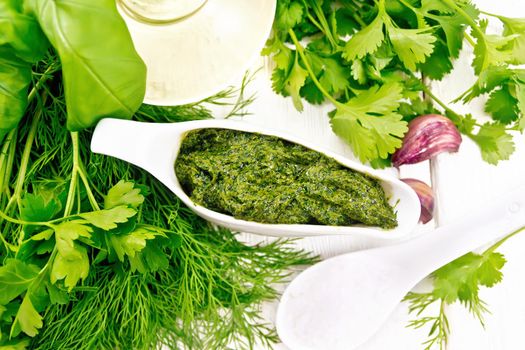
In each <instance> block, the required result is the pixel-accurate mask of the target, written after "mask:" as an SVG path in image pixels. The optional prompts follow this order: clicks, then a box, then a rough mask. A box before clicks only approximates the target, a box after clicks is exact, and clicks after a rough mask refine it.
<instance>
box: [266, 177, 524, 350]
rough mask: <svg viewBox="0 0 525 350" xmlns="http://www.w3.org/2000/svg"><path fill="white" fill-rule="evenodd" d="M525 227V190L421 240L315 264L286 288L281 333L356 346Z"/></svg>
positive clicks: (304, 342) (297, 340)
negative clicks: (443, 270) (430, 281)
mask: <svg viewBox="0 0 525 350" xmlns="http://www.w3.org/2000/svg"><path fill="white" fill-rule="evenodd" d="M523 226H525V186H522V187H520V188H517V189H516V190H515V191H514V192H512V193H510V194H508V195H507V196H505V197H504V198H501V199H500V200H498V201H495V202H492V203H487V205H486V206H485V208H484V209H483V210H481V211H478V212H473V213H472V214H471V215H470V216H468V217H467V218H464V219H462V220H461V221H460V222H457V223H455V224H453V225H449V226H444V227H442V228H439V229H437V230H435V231H433V232H431V233H427V234H425V235H423V236H420V237H418V238H416V239H413V240H410V241H406V242H403V243H400V244H396V245H391V246H387V247H381V248H376V249H370V250H362V251H359V252H355V253H348V254H344V255H340V256H337V257H335V258H331V259H328V260H325V261H323V262H321V263H319V264H316V265H314V266H312V267H310V268H309V269H307V270H305V271H304V272H302V273H301V274H300V275H299V276H298V277H297V278H295V279H294V280H293V281H292V283H291V284H290V285H289V286H288V288H287V289H286V290H285V292H284V294H283V296H282V298H281V302H280V305H279V309H278V311H277V320H276V324H277V331H278V333H279V336H280V338H281V340H282V341H283V342H284V343H285V344H286V345H288V346H289V347H290V348H291V349H292V350H326V349H330V350H343V349H344V350H352V349H355V348H356V347H357V346H359V345H361V344H362V343H364V342H365V341H366V340H368V339H369V338H370V337H371V336H372V335H373V334H374V333H375V332H376V331H377V330H378V329H379V328H380V327H381V325H382V324H383V323H384V322H385V320H386V319H387V318H388V316H389V315H390V314H391V312H392V311H393V310H394V308H395V307H396V306H397V305H398V304H399V302H400V301H401V300H402V298H403V297H404V296H405V295H406V293H407V292H409V291H410V289H412V288H413V287H414V285H416V284H417V283H418V282H419V281H421V280H422V279H423V278H425V277H426V276H428V275H429V274H430V273H432V272H433V271H435V270H436V269H438V268H440V267H441V266H443V265H445V264H446V263H448V262H450V261H452V260H454V259H456V258H458V257H460V256H462V255H463V254H465V253H467V252H470V251H472V250H474V249H476V248H478V247H480V246H482V245H484V244H486V243H489V242H490V241H492V240H494V239H497V238H499V237H502V236H505V235H507V234H509V233H510V232H513V231H516V230H518V229H519V228H521V227H523Z"/></svg>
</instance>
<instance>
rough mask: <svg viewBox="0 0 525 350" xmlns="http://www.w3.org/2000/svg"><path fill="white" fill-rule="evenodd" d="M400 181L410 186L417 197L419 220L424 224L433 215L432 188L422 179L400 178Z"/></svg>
mask: <svg viewBox="0 0 525 350" xmlns="http://www.w3.org/2000/svg"><path fill="white" fill-rule="evenodd" d="M401 181H403V182H404V183H406V184H407V185H408V186H410V187H411V188H412V189H413V190H414V191H415V192H416V194H417V196H418V197H419V202H420V203H421V215H420V216H419V221H420V222H422V223H423V224H426V223H427V222H429V221H430V220H432V218H433V216H434V192H433V191H432V188H431V187H430V186H429V185H427V184H426V183H424V182H423V181H420V180H416V179H401Z"/></svg>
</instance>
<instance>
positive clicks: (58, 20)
mask: <svg viewBox="0 0 525 350" xmlns="http://www.w3.org/2000/svg"><path fill="white" fill-rule="evenodd" d="M0 13H2V18H1V19H0V140H1V139H2V138H3V137H4V136H5V134H6V133H7V132H9V130H11V129H12V128H14V127H15V126H16V125H17V124H18V122H19V121H20V120H21V118H22V117H23V115H24V112H25V110H26V108H27V106H28V102H29V100H31V99H32V97H33V96H30V95H29V96H28V89H29V87H30V84H31V80H32V74H31V67H32V65H33V64H35V63H37V62H38V61H40V60H41V59H42V58H44V56H45V55H46V53H47V51H48V50H49V48H50V47H53V48H54V49H55V50H56V52H57V53H58V55H59V56H60V59H61V62H62V77H63V79H64V95H65V100H66V105H67V121H66V123H67V127H68V128H69V129H70V130H74V131H79V130H82V129H84V128H86V127H90V126H93V125H94V124H96V122H97V121H98V120H100V119H101V118H103V117H105V116H108V115H111V116H113V117H120V118H128V119H129V118H131V116H132V115H133V113H134V112H135V111H136V110H137V109H138V108H139V106H140V104H141V103H142V100H143V99H144V93H145V89H146V66H145V65H144V63H143V62H142V60H141V59H140V57H139V56H138V54H137V52H136V51H135V48H134V46H133V43H132V41H131V36H130V34H129V32H128V29H127V27H126V24H125V23H124V20H123V19H122V18H121V17H120V15H119V13H118V11H117V8H116V5H115V1H112V0H89V1H87V0H75V1H71V0H66V1H53V0H44V1H40V0H35V1H33V0H24V1H19V0H4V1H2V2H0ZM108 33H110V35H108Z"/></svg>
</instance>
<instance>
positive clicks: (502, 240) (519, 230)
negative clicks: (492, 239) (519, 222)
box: [486, 226, 525, 252]
mask: <svg viewBox="0 0 525 350" xmlns="http://www.w3.org/2000/svg"><path fill="white" fill-rule="evenodd" d="M523 230H525V226H523V227H521V228H519V229H517V230H516V231H514V232H512V233H510V234H509V235H507V236H505V237H504V238H502V239H501V240H499V241H498V242H496V243H494V244H493V245H492V246H491V247H490V248H488V249H487V250H486V252H494V251H496V249H498V248H499V247H500V246H501V245H502V244H503V243H505V242H506V241H507V240H509V238H512V237H514V236H516V235H517V234H518V233H520V232H522V231H523Z"/></svg>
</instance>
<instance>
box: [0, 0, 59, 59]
mask: <svg viewBox="0 0 525 350" xmlns="http://www.w3.org/2000/svg"><path fill="white" fill-rule="evenodd" d="M22 4H23V2H22V1H20V0H0V45H9V46H11V48H12V49H14V52H15V53H16V55H17V56H18V57H20V58H22V59H23V60H24V61H26V62H30V63H34V62H36V61H38V60H40V59H42V57H43V56H44V54H45V53H46V52H47V49H48V48H49V41H48V40H47V39H46V37H45V35H44V33H43V32H42V30H41V29H40V26H39V24H38V22H37V21H36V19H35V18H34V17H33V16H30V15H28V14H25V13H24V12H23V9H22Z"/></svg>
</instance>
